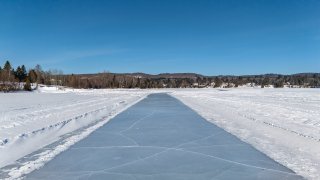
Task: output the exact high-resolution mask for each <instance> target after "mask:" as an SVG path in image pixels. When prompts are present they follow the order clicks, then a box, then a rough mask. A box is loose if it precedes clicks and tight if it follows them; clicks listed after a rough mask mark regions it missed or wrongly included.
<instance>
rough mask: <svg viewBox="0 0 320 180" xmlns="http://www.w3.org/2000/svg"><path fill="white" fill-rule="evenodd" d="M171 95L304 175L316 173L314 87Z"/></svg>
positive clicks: (319, 125) (319, 100)
mask: <svg viewBox="0 0 320 180" xmlns="http://www.w3.org/2000/svg"><path fill="white" fill-rule="evenodd" d="M172 95H173V96H175V97H176V98H178V99H180V100H181V101H182V102H183V103H185V104H186V105H188V106H189V107H191V108H193V109H194V110H195V111H197V112H198V113H199V114H200V115H202V116H203V117H204V118H206V119H207V120H209V121H210V122H212V123H214V124H216V125H218V126H220V127H222V128H223V129H225V130H227V131H228V132H230V133H232V134H234V135H236V136H238V137H239V138H240V139H242V140H243V141H245V142H248V143H250V144H252V145H253V146H254V147H255V148H257V149H258V150H260V151H262V152H264V153H265V154H267V155H268V156H269V157H271V158H273V159H275V160H276V161H278V162H279V163H281V164H283V165H285V166H287V167H289V168H291V169H292V170H294V171H295V172H296V173H298V174H300V175H302V176H304V177H306V178H308V179H320V90H319V89H189V90H176V91H174V92H173V93H172Z"/></svg>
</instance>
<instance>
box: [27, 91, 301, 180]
mask: <svg viewBox="0 0 320 180" xmlns="http://www.w3.org/2000/svg"><path fill="white" fill-rule="evenodd" d="M27 179H68V180H69V179H112V180H117V179H126V180H130V179H148V180H149V179H154V180H157V179H159V180H163V179H166V180H168V179H175V180H177V179H181V180H187V179H197V180H201V179H205V180H208V179H302V178H301V177H300V176H297V175H296V174H294V172H293V171H291V170H290V169H288V168H286V167H284V166H282V165H280V164H278V163H277V162H275V161H274V160H272V159H271V158H269V157H267V156H266V155H264V154H263V153H261V152H259V151H257V150H256V149H254V148H253V147H252V146H250V145H248V144H246V143H244V142H242V141H240V140H239V139H238V138H236V137H235V136H233V135H231V134H229V133H227V132H226V131H224V130H223V129H221V128H219V127H217V126H215V125H214V124H211V123H209V122H208V121H206V120H205V119H203V118H202V117H201V116H199V115H198V114H196V113H195V112H194V111H193V110H191V109H190V108H188V107H187V106H185V105H184V104H182V103H181V102H180V101H178V100H176V99H175V98H173V97H171V96H169V95H167V94H152V95H149V96H148V97H147V98H145V99H144V100H142V101H140V102H139V103H137V104H136V105H134V106H132V107H130V108H129V109H128V110H126V111H124V112H123V113H121V114H119V115H118V116H116V117H115V118H113V119H112V120H111V121H110V122H108V123H107V124H105V125H104V126H103V127H101V128H99V129H98V130H96V131H95V132H93V133H92V134H91V135H90V136H88V137H87V138H85V139H84V140H82V141H80V142H78V143H77V144H75V145H74V146H72V147H71V148H70V149H68V150H67V151H65V152H63V153H61V154H60V155H58V156H56V157H55V158H54V159H53V160H52V161H50V162H48V163H47V164H46V165H45V166H44V167H43V168H41V169H39V170H36V171H34V172H33V173H31V174H29V175H28V176H27Z"/></svg>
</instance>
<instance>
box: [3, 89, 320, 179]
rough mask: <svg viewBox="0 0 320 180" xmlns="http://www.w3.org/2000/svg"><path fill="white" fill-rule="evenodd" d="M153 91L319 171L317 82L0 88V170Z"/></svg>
mask: <svg viewBox="0 0 320 180" xmlns="http://www.w3.org/2000/svg"><path fill="white" fill-rule="evenodd" d="M155 92H168V93H169V94H171V95H172V96H174V97H176V98H177V99H179V100H181V101H182V102H183V103H185V104H186V105H188V106H189V107H191V108H192V109H194V110H195V111H196V112H198V113H199V114H200V115H201V116H203V117H204V118H205V119H207V120H208V121H210V122H212V123H214V124H216V125H218V126H219V127H221V128H223V129H225V130H226V131H228V132H230V133H231V134H234V135H236V136H237V137H239V138H240V139H241V140H243V141H245V142H247V143H249V144H251V145H253V146H254V147H255V148H256V149H258V150H260V151H261V152H263V153H265V154H266V155H268V156H269V157H271V158H273V159H274V160H276V161H277V162H279V163H281V164H283V165H285V166H287V167H289V168H290V169H292V170H293V171H295V172H296V173H297V174H299V175H302V176H304V177H306V178H307V179H320V90H319V89H287V88H285V89H273V88H270V89H260V88H242V89H241V88H235V89H211V88H210V89H163V90H136V89H133V90H126V89H119V90H72V89H64V90H57V89H56V88H55V87H53V88H49V87H42V88H40V90H39V91H38V92H33V93H0V168H2V170H1V171H0V177H1V173H5V174H6V177H7V175H9V177H10V178H9V179H16V178H19V177H21V176H23V175H24V174H27V173H30V172H31V171H33V170H35V169H37V168H39V167H41V166H43V165H44V164H45V163H46V162H47V161H49V160H51V159H52V158H53V157H54V156H56V155H57V154H59V153H61V152H62V151H64V150H66V149H68V148H69V147H70V146H72V145H73V144H75V143H76V142H78V141H79V140H81V139H83V138H85V137H87V136H88V135H89V134H90V133H91V132H93V131H95V130H96V129H97V128H99V127H101V126H103V125H104V124H105V123H107V122H108V121H109V120H110V119H111V118H112V117H114V116H115V115H117V114H118V113H120V112H122V111H123V110H125V109H126V108H128V107H130V106H131V105H133V104H135V103H136V102H138V101H140V100H141V99H143V98H144V97H146V96H147V95H148V94H151V93H155ZM44 147H45V148H44ZM22 157H23V158H22Z"/></svg>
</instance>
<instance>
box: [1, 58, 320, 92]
mask: <svg viewBox="0 0 320 180" xmlns="http://www.w3.org/2000/svg"><path fill="white" fill-rule="evenodd" d="M38 84H44V85H55V86H67V87H72V88H86V89H87V88H97V89H101V88H204V87H213V88H231V87H239V86H252V87H261V88H264V87H275V88H282V87H290V88H319V87H320V73H301V74H293V75H281V74H264V75H246V76H230V75H225V76H223V75H222V76H204V75H200V74H195V73H173V74H170V73H165V74H158V75H151V74H145V73H124V74H119V73H110V72H102V73H97V74H63V73H62V71H58V70H48V71H45V70H43V69H42V68H41V66H40V65H36V67H34V68H30V69H27V68H26V67H25V66H24V65H20V66H17V67H13V66H12V64H11V63H10V62H9V61H6V62H5V63H4V65H3V67H1V66H0V91H15V90H27V91H31V90H32V87H34V88H36V87H37V85H38ZM32 85H33V86H32Z"/></svg>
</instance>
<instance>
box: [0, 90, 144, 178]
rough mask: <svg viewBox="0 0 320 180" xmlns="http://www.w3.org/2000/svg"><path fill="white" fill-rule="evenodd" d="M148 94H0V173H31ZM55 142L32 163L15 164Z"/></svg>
mask: <svg viewBox="0 0 320 180" xmlns="http://www.w3.org/2000/svg"><path fill="white" fill-rule="evenodd" d="M58 93H59V94H58ZM148 93H149V92H147V91H142V90H75V91H74V90H71V89H66V90H64V91H58V90H56V88H48V87H44V88H41V89H40V91H39V92H38V93H37V92H36V93H0V167H4V166H7V165H10V166H11V165H12V166H13V165H15V166H13V168H9V169H6V171H8V172H9V174H10V175H11V177H12V178H18V177H20V176H21V175H23V174H26V173H28V172H31V171H32V170H34V169H36V168H39V167H41V166H42V165H43V164H44V163H45V162H46V161H48V160H50V159H52V158H53V157H54V156H55V155H57V154H59V153H60V152H62V151H64V150H66V149H67V148H68V147H70V146H71V145H73V144H74V143H76V142H77V141H79V140H81V139H83V138H84V137H86V136H87V135H89V134H90V133H91V132H92V131H94V130H95V129H97V128H98V127H100V126H102V125H103V124H105V123H106V122H107V121H108V120H109V119H111V118H112V117H114V116H115V115H116V114H118V113H119V112H121V111H123V110H125V109H126V108H128V107H129V106H131V105H133V104H135V103H136V102H138V101H139V100H141V99H143V98H144V97H145V96H146V95H147V94H148ZM76 130H77V131H76ZM53 142H58V143H57V144H56V146H54V147H52V148H51V149H48V150H46V151H41V153H38V154H37V155H35V156H34V157H33V159H32V161H25V162H24V161H19V162H17V161H16V160H18V159H20V158H22V157H24V156H26V155H28V154H30V153H32V152H35V151H37V150H38V149H41V148H42V147H44V146H46V145H48V144H51V143H53Z"/></svg>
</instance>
